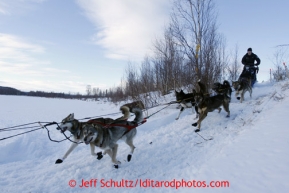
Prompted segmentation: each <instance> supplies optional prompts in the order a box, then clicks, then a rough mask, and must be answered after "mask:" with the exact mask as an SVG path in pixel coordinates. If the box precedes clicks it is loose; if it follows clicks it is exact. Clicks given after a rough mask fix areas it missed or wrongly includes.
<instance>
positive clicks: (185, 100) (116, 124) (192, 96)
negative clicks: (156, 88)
mask: <svg viewBox="0 0 289 193" xmlns="http://www.w3.org/2000/svg"><path fill="white" fill-rule="evenodd" d="M198 86H199V92H197V91H196V90H195V89H194V90H193V93H188V94H185V93H184V92H183V90H181V91H180V92H177V91H175V94H176V100H177V102H178V103H180V105H181V109H180V112H179V114H178V116H177V118H176V120H177V119H179V117H180V115H181V113H182V112H183V110H184V109H185V108H192V109H193V108H194V109H195V111H196V119H197V118H198V121H197V122H196V123H194V124H192V126H195V127H197V129H196V130H195V132H199V131H200V128H201V122H202V121H203V120H204V119H205V118H206V116H207V114H208V112H212V111H214V110H218V111H219V113H220V111H221V108H220V107H221V106H223V107H224V109H225V111H226V112H227V117H230V110H229V103H230V100H231V93H232V89H231V86H230V83H229V82H228V81H226V80H225V81H224V82H223V84H221V83H215V84H214V86H213V88H212V89H213V90H214V91H215V92H216V93H217V94H216V95H215V96H210V95H209V93H208V91H207V89H206V86H205V85H204V84H203V83H201V82H200V81H199V82H198ZM232 86H233V88H234V89H235V91H236V97H237V99H238V100H240V101H241V102H242V101H243V100H244V93H245V92H246V91H249V92H250V96H252V88H251V83H250V79H249V80H246V79H242V80H239V81H235V82H233V83H232ZM238 95H241V97H238ZM144 109H145V107H144V104H143V103H142V102H141V101H136V102H133V103H128V104H125V105H123V106H121V107H120V111H121V112H122V114H123V116H122V117H120V118H117V119H111V118H103V117H100V118H96V119H92V120H89V121H87V122H80V121H79V120H77V119H75V118H74V114H73V113H72V114H70V115H68V116H67V117H66V118H64V119H63V120H62V122H61V123H60V124H59V126H58V127H57V129H58V130H60V131H61V132H65V131H67V130H68V131H70V133H71V135H72V136H73V138H74V139H73V143H72V144H71V146H70V148H69V149H68V150H67V152H66V153H65V154H64V156H63V157H62V158H61V159H57V160H56V162H55V163H56V164H60V163H62V162H63V161H64V160H65V159H66V158H67V156H68V155H69V154H70V153H71V152H72V151H73V150H74V149H75V148H76V147H77V145H78V144H79V143H81V142H84V143H85V144H86V145H90V150H91V155H92V156H96V158H97V159H98V160H100V159H101V158H102V157H103V155H105V154H108V155H109V156H110V158H111V161H112V163H113V164H114V167H115V168H118V167H119V164H120V163H121V162H120V161H118V160H117V159H116V155H117V149H118V144H117V142H118V140H120V139H122V140H124V141H125V143H126V144H127V145H128V146H129V147H130V152H129V154H128V155H127V161H128V162H129V161H130V160H131V158H132V155H133V152H134V149H135V146H134V145H133V138H134V137H135V136H136V133H137V129H136V127H137V126H139V125H140V124H142V123H144V122H145V121H146V120H144V118H143V112H142V110H144ZM130 113H134V114H135V118H134V120H133V121H128V118H129V117H130ZM95 146H97V147H99V148H100V149H102V152H98V153H95Z"/></svg>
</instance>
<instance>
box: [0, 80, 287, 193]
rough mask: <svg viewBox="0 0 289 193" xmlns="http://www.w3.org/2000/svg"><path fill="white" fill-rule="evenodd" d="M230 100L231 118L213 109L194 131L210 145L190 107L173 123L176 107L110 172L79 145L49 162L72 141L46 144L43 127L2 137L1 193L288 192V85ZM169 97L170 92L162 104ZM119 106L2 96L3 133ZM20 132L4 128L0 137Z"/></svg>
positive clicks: (106, 161) (151, 122) (155, 120)
mask: <svg viewBox="0 0 289 193" xmlns="http://www.w3.org/2000/svg"><path fill="white" fill-rule="evenodd" d="M232 96H234V93H233V94H232ZM232 98H233V99H232V102H231V104H230V111H231V117H230V118H226V117H225V116H226V113H225V112H224V111H221V113H220V114H218V113H217V111H215V112H212V113H209V114H208V117H207V118H206V119H205V120H204V121H203V122H202V128H201V132H199V134H200V135H202V136H203V137H204V138H206V139H209V138H211V137H213V140H209V141H205V140H204V139H202V138H201V136H199V135H197V134H196V133H195V132H194V129H195V128H194V127H192V126H191V124H192V123H194V122H195V120H194V117H195V114H194V113H192V111H191V109H186V110H185V111H184V112H183V114H182V115H181V117H180V119H179V120H178V121H176V120H175V118H176V117H177V115H178V113H179V109H177V105H175V104H173V105H170V106H169V107H168V108H166V109H164V110H162V111H160V112H159V113H157V114H155V115H154V116H152V117H150V118H149V119H148V120H147V123H145V124H143V125H141V126H140V127H138V128H137V132H138V133H137V136H136V138H135V141H134V144H135V146H136V149H135V152H134V154H133V157H132V160H131V162H127V161H126V157H127V154H128V153H129V147H128V146H127V145H126V144H125V143H124V142H123V141H120V142H119V151H118V155H117V158H118V159H119V160H120V161H121V162H122V164H121V165H120V168H119V169H114V168H113V167H112V164H111V161H110V158H109V156H108V155H105V156H104V158H103V159H102V160H97V159H96V158H95V157H93V156H91V155H90V148H89V146H86V145H84V144H80V145H79V146H78V147H77V148H76V149H75V150H74V151H73V152H72V153H71V154H70V155H69V157H68V158H67V159H66V160H65V161H64V162H63V163H62V164H58V165H56V164H54V163H55V161H56V159H58V158H61V157H62V156H63V155H64V153H65V152H66V151H67V150H68V148H69V146H70V144H71V142H69V141H67V140H66V141H64V142H61V143H54V142H51V141H50V140H49V139H48V137H47V132H46V130H44V129H43V130H42V129H41V130H37V131H34V132H31V133H27V134H25V135H21V136H17V137H14V138H10V139H6V140H1V141H0V189H1V192H9V193H14V192H15V193H16V192H33V193H35V192H49V193H52V192H116V191H117V192H234V193H244V192H246V193H250V192H252V193H256V192H288V191H289V183H288V181H289V167H288V166H289V129H288V125H287V124H288V122H287V121H288V120H287V119H288V114H287V113H288V109H289V82H288V81H287V82H281V83H275V84H270V83H258V84H256V85H255V88H254V89H253V97H252V99H250V97H249V94H248V93H247V94H246V95H245V101H244V102H243V103H242V104H241V103H240V102H239V101H238V100H236V99H235V97H232ZM173 100H175V98H174V95H173V94H172V95H170V96H166V98H165V99H164V101H166V102H169V101H173ZM119 107H120V105H118V106H116V105H114V104H111V103H105V102H101V101H97V102H86V101H79V100H64V99H47V98H34V97H20V96H0V129H2V128H7V127H12V126H15V125H21V124H25V123H31V122H37V121H41V122H51V121H56V122H60V121H61V120H62V119H63V118H65V117H66V116H67V115H68V114H70V113H72V112H73V113H74V115H75V118H77V119H81V118H85V117H92V116H97V115H106V114H110V113H115V112H119V110H118V109H119ZM163 107H164V106H159V107H156V108H153V109H149V111H148V114H149V115H150V114H152V113H154V112H156V111H157V110H159V109H161V108H163ZM119 116H120V114H117V115H115V116H113V117H112V116H111V117H112V118H116V117H119ZM131 119H133V117H132V118H131ZM49 129H50V131H51V136H52V137H53V138H55V139H63V136H62V135H61V134H60V132H59V131H56V129H55V126H51V127H49ZM28 130H29V129H28ZM24 131H25V130H24ZM21 132H22V131H21ZM17 133H19V131H18V130H13V131H9V132H6V131H3V130H2V131H1V132H0V139H2V138H4V137H7V136H9V135H13V134H17ZM98 150H99V149H97V151H98ZM73 180H75V181H73ZM85 181H86V182H85ZM82 182H84V184H83V185H82ZM113 182H115V184H113ZM74 185H75V187H71V186H74ZM113 185H114V186H117V185H118V186H121V187H111V186H113ZM131 186H133V187H131ZM176 186H182V187H176ZM185 186H187V187H185ZM210 186H221V187H214V188H213V187H210Z"/></svg>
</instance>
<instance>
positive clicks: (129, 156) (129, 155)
mask: <svg viewBox="0 0 289 193" xmlns="http://www.w3.org/2000/svg"><path fill="white" fill-rule="evenodd" d="M131 157H132V155H131V154H128V155H127V161H128V162H130V160H131Z"/></svg>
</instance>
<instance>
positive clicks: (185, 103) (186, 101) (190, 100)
mask: <svg viewBox="0 0 289 193" xmlns="http://www.w3.org/2000/svg"><path fill="white" fill-rule="evenodd" d="M198 85H199V88H200V92H202V93H207V88H206V86H205V85H204V84H203V83H201V82H200V81H198ZM196 93H197V92H196V90H195V89H193V92H192V93H187V94H186V93H184V91H183V90H181V91H180V92H177V91H176V90H175V95H176V100H177V103H180V105H181V109H180V113H179V115H178V116H177V118H176V120H178V119H179V118H180V115H181V113H182V112H183V111H184V109H185V108H193V107H194V108H195V112H196V119H197V118H198V117H199V112H198V107H197V106H196V101H195V96H196Z"/></svg>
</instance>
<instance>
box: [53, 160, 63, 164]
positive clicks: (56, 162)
mask: <svg viewBox="0 0 289 193" xmlns="http://www.w3.org/2000/svg"><path fill="white" fill-rule="evenodd" d="M62 162H63V160H62V159H58V160H56V161H55V164H61V163H62Z"/></svg>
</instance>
